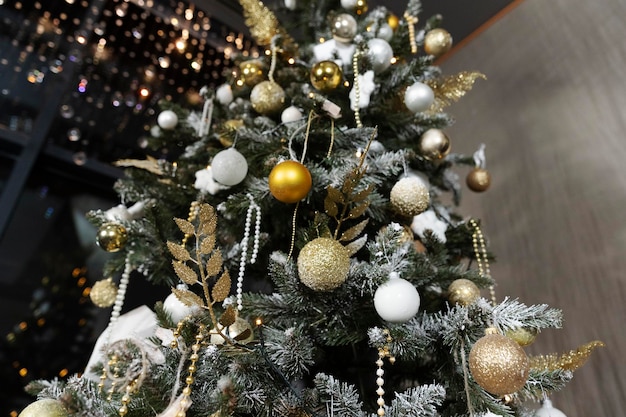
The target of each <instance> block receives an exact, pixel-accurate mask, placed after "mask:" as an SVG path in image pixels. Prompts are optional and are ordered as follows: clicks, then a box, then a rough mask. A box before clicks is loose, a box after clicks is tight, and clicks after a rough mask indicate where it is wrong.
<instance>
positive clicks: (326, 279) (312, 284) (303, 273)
mask: <svg viewBox="0 0 626 417" xmlns="http://www.w3.org/2000/svg"><path fill="white" fill-rule="evenodd" d="M349 270H350V256H349V254H348V250H347V249H346V248H345V247H344V246H343V245H342V244H341V243H339V242H338V241H336V240H335V239H331V238H327V237H318V238H316V239H313V240H312V241H310V242H309V243H307V244H306V245H304V247H303V248H302V250H301V251H300V254H299V255H298V275H299V276H300V281H301V282H302V283H303V284H304V285H306V286H307V287H309V288H311V289H312V290H315V291H331V290H334V289H335V288H337V287H339V286H340V285H341V284H343V283H344V281H345V280H346V278H347V277H348V272H349Z"/></svg>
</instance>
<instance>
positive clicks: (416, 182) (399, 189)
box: [389, 177, 430, 217]
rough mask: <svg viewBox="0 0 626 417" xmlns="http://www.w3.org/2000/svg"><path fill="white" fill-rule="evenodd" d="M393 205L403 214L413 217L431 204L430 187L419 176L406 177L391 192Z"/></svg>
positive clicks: (390, 198)
mask: <svg viewBox="0 0 626 417" xmlns="http://www.w3.org/2000/svg"><path fill="white" fill-rule="evenodd" d="M389 200H390V201H391V206H392V207H393V208H394V209H395V210H396V211H397V212H398V213H400V214H401V215H402V216H406V217H413V216H417V215H418V214H420V213H422V212H423V211H425V210H426V209H427V208H428V205H429V204H430V195H429V193H428V187H426V185H425V184H424V182H423V181H422V180H421V179H419V178H417V177H404V178H402V179H401V180H400V181H398V182H397V183H396V184H395V185H394V186H393V188H392V189H391V193H390V194H389Z"/></svg>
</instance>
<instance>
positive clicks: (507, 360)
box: [469, 333, 530, 395]
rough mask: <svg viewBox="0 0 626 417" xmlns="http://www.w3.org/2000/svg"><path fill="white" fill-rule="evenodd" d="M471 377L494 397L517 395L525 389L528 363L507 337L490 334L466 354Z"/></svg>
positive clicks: (524, 355)
mask: <svg viewBox="0 0 626 417" xmlns="http://www.w3.org/2000/svg"><path fill="white" fill-rule="evenodd" d="M469 369H470V372H471V373H472V377H473V378H474V380H475V381H476V383H478V385H480V386H481V387H483V389H484V390H485V391H487V392H489V393H491V394H493V395H505V394H512V393H514V392H517V391H518V390H519V389H520V388H522V387H523V386H524V384H525V383H526V380H527V379H528V373H529V371H530V361H529V359H528V356H526V353H525V352H524V350H523V349H522V348H521V347H520V345H518V344H517V343H516V342H515V341H514V340H512V339H509V338H508V337H506V336H504V335H501V334H497V333H489V334H486V335H485V336H483V337H481V338H480V339H478V341H477V342H476V343H475V344H474V346H472V350H471V351H470V354H469Z"/></svg>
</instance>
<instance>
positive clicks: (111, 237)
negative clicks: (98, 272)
mask: <svg viewBox="0 0 626 417" xmlns="http://www.w3.org/2000/svg"><path fill="white" fill-rule="evenodd" d="M127 241H128V232H127V231H126V228H125V227H124V226H122V225H121V224H118V223H105V224H103V225H102V226H100V229H98V234H97V235H96V242H97V243H98V246H100V247H101V248H102V249H104V250H105V251H107V252H117V251H119V250H120V249H122V248H123V247H124V246H125V245H126V242H127Z"/></svg>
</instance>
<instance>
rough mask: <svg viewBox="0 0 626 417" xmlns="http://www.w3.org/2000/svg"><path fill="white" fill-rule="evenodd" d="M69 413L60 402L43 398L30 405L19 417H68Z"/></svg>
mask: <svg viewBox="0 0 626 417" xmlns="http://www.w3.org/2000/svg"><path fill="white" fill-rule="evenodd" d="M67 416H69V413H68V411H67V410H66V409H65V407H64V406H63V404H62V403H61V402H60V401H58V400H53V399H51V398H43V399H41V400H37V401H35V402H34V403H31V404H29V405H28V406H26V408H24V409H23V410H22V412H21V413H20V414H19V415H18V416H17V417H67Z"/></svg>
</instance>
